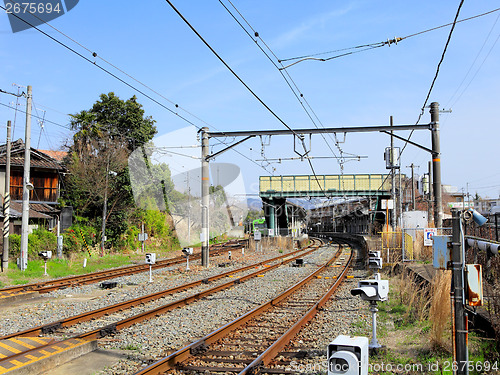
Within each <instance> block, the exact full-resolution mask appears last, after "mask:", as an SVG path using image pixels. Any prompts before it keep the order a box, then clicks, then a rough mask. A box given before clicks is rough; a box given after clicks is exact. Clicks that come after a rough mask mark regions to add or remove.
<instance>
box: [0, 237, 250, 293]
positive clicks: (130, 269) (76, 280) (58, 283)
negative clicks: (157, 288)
mask: <svg viewBox="0 0 500 375" xmlns="http://www.w3.org/2000/svg"><path fill="white" fill-rule="evenodd" d="M245 246H247V241H246V240H245V241H230V242H226V243H224V244H220V245H211V246H210V250H211V251H214V253H212V254H211V256H216V255H220V254H223V253H225V252H228V251H230V250H238V249H241V248H243V247H245ZM200 258H201V253H200V252H197V253H195V254H193V255H192V256H191V257H190V259H192V260H196V259H200ZM185 262H186V258H184V257H183V256H179V257H175V258H169V259H163V260H159V261H157V262H156V263H155V264H153V265H152V267H151V268H152V269H159V268H165V267H169V266H173V265H175V264H180V263H185ZM147 271H149V265H148V264H138V265H133V266H125V267H120V268H114V269H111V270H105V271H98V272H92V273H88V274H85V275H77V276H69V277H64V278H59V279H54V280H48V281H44V282H37V283H31V284H23V285H15V286H10V287H6V288H2V289H0V300H1V299H2V298H3V297H12V296H15V295H17V294H21V293H25V292H38V293H49V292H52V291H54V290H57V289H62V288H69V287H74V286H79V285H87V284H94V283H98V282H100V281H104V280H109V279H113V278H117V277H121V276H128V275H132V274H135V273H139V272H147Z"/></svg>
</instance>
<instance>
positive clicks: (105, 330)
mask: <svg viewBox="0 0 500 375" xmlns="http://www.w3.org/2000/svg"><path fill="white" fill-rule="evenodd" d="M315 243H316V244H315ZM315 243H312V244H310V245H309V246H307V247H305V248H303V249H300V250H297V251H294V252H293V253H289V254H284V255H280V256H278V257H275V258H272V259H268V260H265V261H262V262H259V263H256V264H252V265H250V266H245V267H242V268H240V269H238V270H234V271H228V272H225V273H223V274H221V275H215V276H213V277H211V278H208V279H202V280H197V281H195V282H192V283H188V284H183V285H181V286H179V287H174V288H171V289H169V290H167V291H170V293H173V292H172V291H171V290H173V289H175V290H179V289H187V288H189V287H192V286H195V285H191V284H196V285H199V284H202V283H205V282H206V280H209V281H213V280H216V279H218V278H222V277H224V276H227V275H229V274H231V273H237V272H242V271H245V270H248V269H250V268H253V267H256V266H258V265H262V264H265V263H269V262H271V261H279V260H281V262H277V263H276V264H274V265H271V266H270V267H267V268H265V269H263V270H258V271H256V272H253V273H251V274H248V275H245V276H242V277H240V278H238V279H235V280H232V281H229V282H227V283H224V284H221V285H218V286H216V287H214V288H211V289H208V290H206V291H203V292H200V293H196V294H194V295H191V296H188V297H185V298H182V299H180V300H177V301H173V302H170V303H168V304H166V305H163V306H160V307H158V308H156V309H153V310H149V311H146V312H144V313H141V314H138V315H135V316H132V317H130V318H126V319H123V320H121V321H119V322H116V323H113V324H111V325H108V326H105V327H101V328H99V329H96V330H93V331H90V332H86V333H83V334H80V335H76V336H73V337H70V338H68V339H67V340H70V339H74V338H79V339H88V340H92V339H98V338H102V337H105V336H107V335H109V334H113V333H116V332H117V331H119V330H121V329H123V328H127V327H130V326H132V325H134V324H136V323H139V322H141V321H143V320H147V319H149V318H152V317H154V316H158V315H160V314H162V313H165V312H168V311H170V310H173V309H175V308H177V307H179V306H183V305H187V304H189V303H192V302H194V301H196V300H198V299H201V298H203V297H206V296H208V295H210V294H213V293H216V292H218V291H220V290H223V289H227V288H230V287H231V286H234V285H235V284H239V283H241V282H243V281H246V280H248V279H250V278H253V277H256V276H257V275H259V274H262V273H266V272H269V271H271V270H273V269H275V268H277V267H280V266H281V265H283V264H286V263H289V262H291V261H293V260H295V259H297V258H299V257H301V256H304V255H307V254H309V253H311V252H313V251H315V250H316V249H317V248H318V247H319V246H320V245H321V243H322V241H321V240H315ZM304 251H305V252H304ZM291 255H292V256H291ZM167 291H164V292H167ZM159 293H162V292H159ZM159 293H154V294H151V295H148V296H144V297H139V298H136V299H134V300H131V301H134V306H135V305H138V304H141V303H144V302H147V301H150V300H152V299H155V298H151V297H152V296H155V295H157V294H159ZM147 298H151V299H148V300H147V301H145V299H147ZM157 298H161V297H157ZM141 299H142V301H141ZM128 302H130V301H125V302H124V303H119V304H115V305H112V306H108V307H105V308H102V309H98V310H94V311H91V312H88V313H84V314H80V315H77V316H75V317H70V318H67V319H62V320H60V321H58V322H54V323H50V324H47V325H44V326H39V327H35V328H32V329H28V330H26V331H22V332H17V333H14V334H11V335H7V336H3V337H1V338H0V340H3V339H8V338H13V337H19V336H33V335H37V334H39V333H40V332H41V333H51V332H53V331H55V330H57V329H59V328H61V327H63V326H70V325H73V324H77V323H80V322H82V321H88V320H91V319H93V318H95V317H98V316H102V315H106V314H110V313H112V312H115V311H118V310H123V309H124V308H126V307H124V306H125V305H126V304H127V303H128ZM119 305H122V306H121V308H120V306H119ZM93 313H95V314H97V313H98V314H100V315H92V314H93ZM59 323H60V324H59ZM42 330H45V332H43V331H42ZM64 341H66V340H64ZM49 345H51V344H47V345H43V346H40V347H38V348H36V349H37V350H39V349H43V348H44V347H48V346H49ZM30 351H31V350H27V351H24V352H23V353H19V354H16V355H14V356H12V358H14V357H17V356H19V355H22V354H26V353H29V352H30ZM12 358H10V357H9V359H12ZM3 360H5V359H2V361H3ZM0 363H1V361H0Z"/></svg>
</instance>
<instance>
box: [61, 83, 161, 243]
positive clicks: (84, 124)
mask: <svg viewBox="0 0 500 375" xmlns="http://www.w3.org/2000/svg"><path fill="white" fill-rule="evenodd" d="M71 127H72V129H73V130H75V131H76V133H75V135H74V136H73V143H72V144H71V145H70V146H69V152H68V156H67V158H66V160H65V164H66V168H67V169H68V171H69V174H67V175H66V179H65V191H64V195H63V200H62V201H63V204H65V205H72V206H73V207H74V209H75V213H76V214H77V215H79V216H82V217H85V218H87V219H88V220H89V223H90V224H91V225H93V226H95V227H97V228H99V227H101V226H102V225H103V222H104V223H105V224H106V223H107V224H108V225H107V226H106V235H107V237H108V238H109V239H110V240H111V241H112V242H116V241H117V240H118V239H119V237H120V235H122V234H123V233H125V231H126V230H127V226H128V221H129V219H130V218H131V216H132V213H133V211H134V208H135V205H134V199H133V195H132V188H131V185H130V177H129V173H128V157H129V155H130V154H131V152H132V151H133V150H134V149H135V148H137V147H140V146H142V145H143V144H145V143H146V142H149V141H150V140H151V139H152V138H153V137H154V135H155V134H156V127H155V126H154V120H153V119H152V118H151V117H149V116H144V110H143V109H142V105H141V104H139V103H137V100H136V97H135V96H134V97H132V98H130V99H128V100H126V101H123V100H121V99H120V98H119V97H117V96H116V95H115V94H114V93H112V92H110V93H109V94H107V95H106V94H102V95H101V96H100V100H98V101H97V102H96V103H95V104H94V105H93V106H92V108H91V109H90V110H84V111H81V112H79V113H77V114H75V115H72V116H71ZM106 208H107V210H106ZM103 227H104V226H103Z"/></svg>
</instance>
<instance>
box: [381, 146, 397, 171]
mask: <svg viewBox="0 0 500 375" xmlns="http://www.w3.org/2000/svg"><path fill="white" fill-rule="evenodd" d="M384 160H385V168H386V169H393V168H394V169H399V147H393V148H390V147H386V149H385V153H384Z"/></svg>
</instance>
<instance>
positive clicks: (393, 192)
mask: <svg viewBox="0 0 500 375" xmlns="http://www.w3.org/2000/svg"><path fill="white" fill-rule="evenodd" d="M390 125H391V127H393V126H394V120H393V117H392V116H391V117H390ZM393 134H394V132H393V131H392V130H391V156H390V157H391V199H392V202H393V203H392V204H393V206H392V216H391V226H392V231H393V232H394V231H395V230H396V225H397V223H396V176H395V174H396V171H395V169H394V163H395V161H394V160H393V159H394V137H393Z"/></svg>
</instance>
